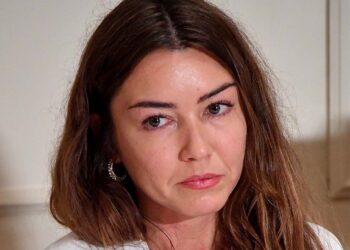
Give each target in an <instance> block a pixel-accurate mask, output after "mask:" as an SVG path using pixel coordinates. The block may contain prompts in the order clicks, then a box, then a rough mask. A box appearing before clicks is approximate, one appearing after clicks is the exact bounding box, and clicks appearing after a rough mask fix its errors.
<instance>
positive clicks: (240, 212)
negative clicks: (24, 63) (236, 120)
mask: <svg viewBox="0 0 350 250" xmlns="http://www.w3.org/2000/svg"><path fill="white" fill-rule="evenodd" d="M188 47H192V48H197V49H200V50H202V51H204V52H206V53H208V54H209V55H211V56H212V57H213V58H215V59H216V60H217V61H219V62H220V63H221V64H222V65H223V66H224V67H225V68H226V69H227V70H228V71H229V72H230V73H231V74H232V76H233V77H234V79H236V80H237V82H238V90H239V95H240V102H241V104H242V108H243V112H244V115H245V118H246V122H247V142H246V154H245V160H244V167H243V173H242V176H241V178H240V181H239V183H238V184H237V186H236V187H235V189H234V191H233V192H232V193H231V195H230V197H229V199H228V201H227V202H226V204H225V206H224V207H223V208H222V209H221V211H220V212H219V215H218V222H217V230H216V236H215V242H214V243H213V247H214V248H215V249H321V245H320V242H319V240H318V238H317V237H316V235H315V233H314V232H313V230H312V228H311V227H310V225H309V223H308V222H307V219H308V218H307V217H306V213H305V210H304V208H303V206H302V205H303V204H302V201H303V200H304V199H302V198H301V197H300V195H301V192H300V190H301V189H302V185H301V184H302V182H301V181H300V178H299V174H298V173H297V172H298V171H299V170H298V169H296V167H298V164H297V162H296V158H295V156H294V154H293V152H292V151H291V148H290V145H289V142H288V140H287V139H286V136H285V134H284V132H283V130H282V127H281V123H280V121H279V117H278V115H277V111H276V104H275V100H274V99H275V95H274V92H273V89H272V88H271V83H270V79H269V74H268V71H267V70H266V67H265V65H264V63H263V61H262V60H260V59H259V57H258V55H257V53H256V52H254V51H255V50H254V49H253V48H254V47H253V46H252V44H251V43H250V42H249V40H248V39H247V37H246V36H245V34H244V33H243V32H241V31H240V29H239V28H238V27H237V25H236V24H235V23H234V22H233V20H232V19H231V18H229V17H228V16H227V15H225V14H224V13H223V12H222V11H220V10H219V9H218V8H217V7H215V6H213V5H211V4H210V3H207V2H205V1H202V0H124V1H122V2H121V3H120V4H119V5H118V6H117V7H116V8H115V9H113V10H112V11H111V12H110V13H109V14H108V15H107V16H106V17H105V18H104V19H103V20H102V22H101V23H100V25H99V26H98V27H97V29H96V30H95V32H94V33H93V35H92V36H91V38H90V40H89V41H88V43H87V45H86V47H85V50H84V52H83V55H82V57H81V61H80V66H79V69H78V72H77V74H76V78H75V80H74V83H73V87H72V90H71V94H70V98H69V103H68V110H67V116H66V123H65V127H64V131H63V136H62V138H61V141H60V145H59V148H58V152H57V156H56V159H55V162H54V166H53V170H52V193H51V198H50V208H51V212H52V214H53V216H54V217H55V219H56V220H57V221H58V222H59V223H61V224H63V225H65V226H67V227H69V228H70V229H71V230H72V231H73V232H75V233H76V234H77V235H78V236H80V237H81V238H82V239H83V240H85V241H87V242H89V243H91V244H95V245H103V246H110V245H115V244H118V243H125V242H127V241H133V240H140V239H143V240H145V235H146V227H145V224H144V219H143V217H142V215H141V213H140V211H139V210H138V207H137V203H136V197H135V194H134V187H133V184H132V181H131V180H130V179H127V180H126V181H124V182H120V183H118V182H114V181H113V180H111V179H110V178H109V176H108V171H107V160H108V159H109V158H110V155H111V153H112V152H113V149H114V145H113V141H112V140H111V137H112V136H111V135H112V134H113V124H112V121H111V115H110V110H109V104H110V101H111V98H112V97H113V96H114V95H115V93H116V92H117V91H118V89H119V87H120V86H121V85H122V84H123V81H124V80H125V79H126V77H127V76H128V75H129V74H130V72H131V71H132V69H133V68H134V67H135V66H136V65H137V63H138V62H139V61H140V60H141V59H142V58H143V57H144V56H146V55H147V54H148V53H150V52H151V51H153V50H155V49H158V48H167V49H169V50H181V49H185V48H188ZM94 117H98V119H92V118H94ZM119 146H120V147H122V146H123V145H119Z"/></svg>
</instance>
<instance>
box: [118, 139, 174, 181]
mask: <svg viewBox="0 0 350 250" xmlns="http://www.w3.org/2000/svg"><path fill="white" fill-rule="evenodd" d="M118 144H119V145H123V148H120V149H119V153H120V157H121V160H122V162H123V163H124V165H125V166H126V169H127V171H128V173H129V175H130V176H131V178H132V179H133V180H134V181H135V183H136V184H139V185H145V184H147V185H148V184H151V185H153V184H157V183H158V184H159V182H161V181H165V180H167V179H168V178H169V176H170V175H171V173H172V172H173V168H172V166H173V165H174V162H175V161H174V159H173V158H172V154H171V149H170V148H167V147H166V146H165V145H164V144H160V145H159V144H158V143H152V141H147V142H146V140H140V139H138V140H133V139H130V138H126V137H119V140H118ZM155 144H156V145H155ZM172 163H173V164H172Z"/></svg>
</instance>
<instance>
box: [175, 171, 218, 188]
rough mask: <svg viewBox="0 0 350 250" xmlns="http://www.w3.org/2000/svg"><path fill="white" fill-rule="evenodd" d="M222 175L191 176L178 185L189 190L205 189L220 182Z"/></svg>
mask: <svg viewBox="0 0 350 250" xmlns="http://www.w3.org/2000/svg"><path fill="white" fill-rule="evenodd" d="M221 177H222V175H218V174H211V173H208V174H204V175H193V176H191V177H189V178H187V179H185V180H184V181H182V182H180V184H181V185H182V186H184V187H186V188H190V189H207V188H211V187H213V186H215V185H216V184H218V183H219V182H220V180H221Z"/></svg>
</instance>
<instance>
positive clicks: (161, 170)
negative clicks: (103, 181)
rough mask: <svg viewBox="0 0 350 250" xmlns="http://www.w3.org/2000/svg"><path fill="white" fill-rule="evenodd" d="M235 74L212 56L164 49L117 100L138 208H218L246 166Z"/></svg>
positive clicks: (163, 214) (150, 211) (122, 153)
mask: <svg viewBox="0 0 350 250" xmlns="http://www.w3.org/2000/svg"><path fill="white" fill-rule="evenodd" d="M238 99H239V98H238V91H237V88H236V87H235V81H234V79H233V78H232V76H231V75H230V73H229V72H228V71H227V70H226V69H225V68H224V67H222V66H221V65H220V64H219V63H218V62H217V61H215V60H214V59H212V58H211V57H209V56H208V55H207V54H205V53H203V52H200V51H199V50H195V49H192V48H187V49H184V50H166V49H159V50H156V51H154V52H152V53H150V54H148V55H147V56H146V57H145V58H143V60H142V61H141V62H140V63H139V64H138V65H137V66H136V68H135V69H134V70H133V72H132V73H131V75H130V76H129V77H128V78H127V79H126V81H125V82H124V83H123V85H122V87H121V89H120V90H119V91H118V93H117V94H116V95H115V97H114V98H113V99H112V102H111V114H112V119H113V123H114V129H115V141H116V144H117V152H116V156H115V158H116V159H117V160H120V161H122V162H123V163H124V165H125V166H126V169H127V171H128V174H129V175H130V177H131V178H132V180H133V181H134V183H135V185H136V189H137V195H138V199H139V206H140V209H141V211H142V213H144V214H145V215H147V216H148V217H150V218H152V219H154V220H160V221H169V220H172V221H174V220H179V219H183V218H192V217H196V216H201V215H208V214H212V213H216V212H217V211H218V210H219V209H221V208H222V207H223V206H224V204H225V202H226V201H227V199H228V196H229V195H230V193H231V192H232V190H233V189H234V188H235V186H236V184H237V182H238V180H239V178H240V175H241V172H242V167H243V158H244V152H245V144H246V132H247V131H246V122H245V119H244V116H243V113H242V109H241V107H240V103H239V100H238Z"/></svg>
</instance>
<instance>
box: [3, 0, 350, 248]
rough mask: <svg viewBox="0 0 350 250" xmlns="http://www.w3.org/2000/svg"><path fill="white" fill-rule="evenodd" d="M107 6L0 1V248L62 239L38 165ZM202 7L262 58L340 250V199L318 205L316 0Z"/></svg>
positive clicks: (322, 27) (347, 204)
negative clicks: (230, 24)
mask: <svg viewBox="0 0 350 250" xmlns="http://www.w3.org/2000/svg"><path fill="white" fill-rule="evenodd" d="M115 2H117V1H111V0H110V1H107V0H103V1H93V0H75V1H69V0H63V1H62V0H61V1H40V0H28V1H21V0H12V1H1V2H0V21H1V22H0V31H1V33H0V45H1V46H0V55H1V56H0V71H1V74H0V87H1V91H0V103H1V105H0V115H1V122H0V246H1V248H4V249H43V248H44V246H46V245H47V244H48V243H49V242H52V241H53V240H54V239H56V238H58V237H60V236H61V235H63V234H64V233H65V232H66V231H67V230H65V229H63V228H61V227H60V226H59V225H57V224H56V223H55V222H54V221H53V219H52V218H51V217H50V216H49V215H48V212H47V208H46V205H45V203H46V201H47V197H48V196H47V187H48V186H49V177H48V166H49V164H50V158H51V157H52V154H53V152H54V146H55V143H56V140H55V138H56V137H57V135H58V132H59V131H60V129H61V126H62V117H63V115H62V114H63V112H64V103H65V98H66V95H67V91H68V89H69V83H70V81H71V80H72V78H73V75H74V71H75V69H76V64H77V62H78V58H79V55H80V51H81V49H82V47H83V45H84V42H85V39H86V38H87V37H88V34H89V32H90V31H91V30H92V28H93V27H94V25H95V24H96V22H97V21H98V20H100V18H101V16H102V13H104V12H105V11H107V10H108V9H110V8H111V7H112V6H114V3H115ZM212 2H214V3H217V4H218V5H219V6H221V7H222V8H224V9H225V10H226V11H227V12H229V13H230V14H232V15H233V16H235V17H236V18H237V19H239V20H240V22H241V23H242V25H243V26H244V27H245V30H246V31H247V32H248V34H250V35H251V37H252V40H253V41H255V42H256V43H257V46H258V48H260V49H261V50H262V52H263V54H264V55H265V57H266V58H267V59H268V61H269V63H270V65H271V67H272V69H273V70H274V72H275V74H276V76H277V78H278V80H279V83H278V84H277V85H276V88H277V89H278V90H279V92H280V99H281V101H282V105H281V106H282V108H283V110H284V115H285V120H286V126H287V127H288V129H289V131H290V133H291V135H292V139H293V142H294V145H295V148H296V150H297V151H298V152H299V155H300V157H301V162H302V164H303V167H304V174H305V176H306V178H307V180H308V182H309V183H310V186H311V190H312V192H313V193H314V194H315V195H316V196H317V204H318V205H317V207H315V210H319V211H320V213H321V217H322V219H323V221H324V222H323V224H324V225H326V226H327V227H328V228H329V229H331V230H332V231H333V232H335V234H337V235H338V237H340V238H343V239H344V241H346V242H347V244H348V248H347V249H350V248H349V246H350V215H349V214H350V199H342V200H334V199H330V198H328V197H327V181H328V171H329V169H328V168H329V164H328V157H329V155H328V141H327V129H328V127H327V126H328V125H327V124H328V120H327V119H328V113H327V112H328V104H329V103H328V101H327V100H328V99H327V96H328V92H327V91H328V85H327V84H328V81H327V50H326V48H327V39H326V37H327V32H326V30H327V15H326V10H327V8H326V6H327V4H326V0H310V1H302V0H297V1H281V0H265V1H259V0H248V1H247V0H216V1H214V0H213V1H212ZM343 2H347V3H348V2H349V0H344V1H343ZM349 25H350V24H349Z"/></svg>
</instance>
